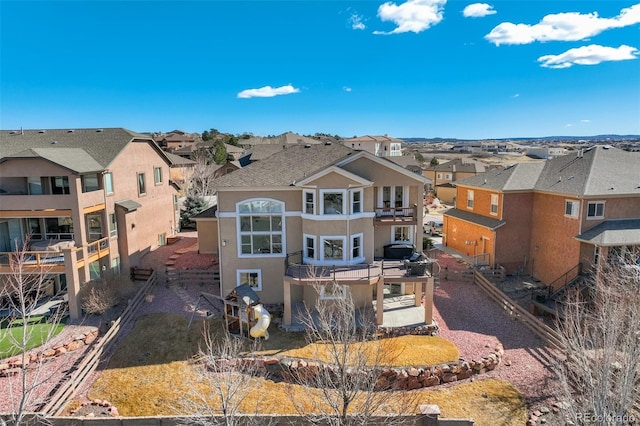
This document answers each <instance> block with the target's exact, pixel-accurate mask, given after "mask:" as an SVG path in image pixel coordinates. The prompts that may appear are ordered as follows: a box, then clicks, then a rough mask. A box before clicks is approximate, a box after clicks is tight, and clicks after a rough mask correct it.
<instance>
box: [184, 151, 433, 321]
mask: <svg viewBox="0 0 640 426" xmlns="http://www.w3.org/2000/svg"><path fill="white" fill-rule="evenodd" d="M426 182H427V179H426V178H425V177H423V176H421V175H418V174H415V173H412V172H410V171H408V170H406V169H404V168H403V167H400V166H398V165H396V164H394V163H392V162H390V161H387V160H385V159H381V158H378V157H375V156H374V155H372V154H370V153H368V152H364V151H361V152H358V151H354V150H351V149H350V148H347V147H345V146H343V145H340V144H321V145H292V146H288V147H287V148H286V149H284V150H282V151H280V152H278V153H276V154H273V155H271V156H269V157H267V158H265V159H263V160H261V161H258V162H255V163H252V164H250V165H248V166H247V167H244V168H242V169H239V170H237V171H235V172H233V173H232V174H230V175H227V176H223V177H221V178H219V179H216V181H215V186H216V190H217V197H218V199H217V205H216V206H214V207H212V208H211V209H209V210H207V211H205V212H203V213H202V214H200V215H198V216H196V217H195V218H193V219H194V220H195V221H196V223H197V225H198V241H199V246H200V251H201V252H215V253H218V255H219V258H220V268H221V269H220V277H221V292H222V294H223V295H225V294H228V293H229V292H230V291H231V290H233V289H234V288H235V287H236V286H238V285H241V284H244V283H249V284H250V285H251V286H252V287H253V289H254V290H255V291H256V292H257V293H258V295H259V296H260V299H261V301H263V303H267V304H283V305H284V324H285V325H289V324H291V315H292V306H294V305H295V304H296V303H302V302H303V301H305V302H306V303H307V305H308V306H310V307H311V308H312V307H313V305H314V303H315V300H316V298H317V297H327V298H329V297H339V296H337V295H336V293H335V292H333V293H332V294H329V293H327V294H321V295H317V294H316V293H315V291H314V289H313V287H311V286H309V285H308V284H309V280H307V279H305V278H304V276H301V274H302V275H304V274H305V273H306V272H307V271H308V269H307V268H308V266H302V265H312V266H315V267H318V268H326V269H324V271H327V270H329V269H331V268H334V267H340V268H344V270H343V272H344V274H343V275H340V274H338V275H337V276H336V277H335V280H334V279H333V278H332V279H331V280H330V282H324V281H325V280H326V278H325V279H324V280H321V281H323V283H324V284H331V285H332V288H333V287H335V286H338V288H339V292H342V291H346V290H349V291H351V293H352V295H353V297H354V299H355V300H356V301H357V303H358V304H359V305H360V306H365V305H367V304H368V306H371V303H372V301H373V297H374V293H375V294H376V295H377V296H376V297H377V300H378V301H379V303H380V304H382V297H383V285H384V284H385V283H390V282H395V283H405V284H406V286H407V287H406V290H407V292H411V291H413V290H414V289H413V287H412V286H413V283H419V285H416V286H415V287H416V288H415V292H416V294H417V295H416V300H417V303H419V299H420V294H421V291H422V285H421V284H423V283H425V282H427V281H428V277H425V276H417V277H405V276H404V273H405V271H404V270H402V271H401V273H396V274H395V275H389V274H387V273H385V274H384V275H383V274H382V269H381V268H380V265H377V266H376V265H374V260H375V259H379V258H382V257H383V256H384V255H385V248H384V246H385V245H388V244H391V243H400V244H405V245H414V246H415V247H416V249H417V250H418V251H421V250H422V225H423V223H422V214H421V213H422V212H421V210H420V209H419V208H418V206H421V204H422V194H423V187H424V184H425V183H426ZM318 271H319V270H318ZM422 275H424V274H422ZM342 276H345V278H341V277H342ZM431 284H432V282H431ZM343 285H345V286H349V287H343ZM409 287H411V289H409ZM323 288H328V287H323ZM428 288H430V289H431V290H430V292H429V290H428V294H427V300H428V301H429V302H428V303H427V304H426V305H428V307H429V309H430V307H431V303H430V301H431V293H432V286H431V287H428ZM376 292H377V293H376ZM342 294H343V293H342ZM379 306H380V305H379ZM417 306H420V305H419V304H418V305H417ZM378 315H379V317H378V320H379V321H381V318H382V316H381V315H382V310H380V311H379V312H378ZM429 315H430V310H429Z"/></svg>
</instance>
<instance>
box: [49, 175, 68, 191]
mask: <svg viewBox="0 0 640 426" xmlns="http://www.w3.org/2000/svg"><path fill="white" fill-rule="evenodd" d="M51 193H52V194H70V193H71V192H70V191H69V178H68V177H67V176H52V177H51Z"/></svg>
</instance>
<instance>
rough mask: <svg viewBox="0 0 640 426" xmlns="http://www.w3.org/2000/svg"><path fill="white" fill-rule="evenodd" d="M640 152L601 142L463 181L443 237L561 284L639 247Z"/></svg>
mask: <svg viewBox="0 0 640 426" xmlns="http://www.w3.org/2000/svg"><path fill="white" fill-rule="evenodd" d="M639 164H640V154H638V153H631V152H625V151H621V150H618V149H615V148H612V147H609V146H597V147H594V148H591V149H587V150H580V151H577V152H574V153H572V154H569V155H565V156H562V157H558V158H554V159H552V160H547V161H545V162H538V163H520V164H517V165H515V166H511V167H509V168H507V169H504V170H501V171H498V172H495V171H491V172H487V173H485V174H484V175H477V176H474V177H471V178H468V179H465V180H464V181H459V182H457V191H458V192H457V194H458V195H457V203H456V208H455V209H451V210H448V211H447V212H445V213H444V230H443V235H444V236H443V242H444V244H445V245H447V246H448V247H451V248H453V249H455V250H458V251H460V252H462V253H465V254H467V255H469V256H474V255H475V256H478V257H479V258H481V259H482V261H483V262H486V263H488V264H489V265H491V266H496V265H502V266H504V267H505V268H506V270H507V272H508V273H517V272H528V273H530V274H531V275H532V276H534V277H535V278H537V279H539V280H541V281H542V282H543V283H544V284H547V285H551V286H552V287H553V288H554V289H555V290H557V289H558V288H560V287H562V286H563V285H564V284H565V283H567V282H568V281H569V280H570V279H572V278H574V277H575V276H577V275H578V274H579V273H580V272H581V271H587V270H589V269H591V268H592V266H593V265H594V264H595V263H596V262H597V259H598V258H599V257H600V256H606V255H607V252H608V251H609V250H614V251H616V252H619V251H626V250H628V249H629V248H633V247H635V248H638V247H640V171H639V170H640V169H639V168H638V165H639Z"/></svg>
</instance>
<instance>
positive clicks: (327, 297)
mask: <svg viewBox="0 0 640 426" xmlns="http://www.w3.org/2000/svg"><path fill="white" fill-rule="evenodd" d="M328 286H332V287H333V288H340V289H342V292H341V293H342V295H341V296H336V295H335V293H333V294H330V295H327V293H326V290H325V289H326V288H327V287H328ZM348 291H349V287H348V286H346V285H340V284H335V283H329V284H325V285H323V286H321V287H320V300H342V299H345V298H346V297H347V292H348Z"/></svg>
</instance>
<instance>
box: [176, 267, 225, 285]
mask: <svg viewBox="0 0 640 426" xmlns="http://www.w3.org/2000/svg"><path fill="white" fill-rule="evenodd" d="M219 281H220V271H219V270H215V269H168V270H167V285H171V284H178V285H180V286H182V287H185V288H186V287H187V286H189V285H199V286H204V285H211V284H213V283H214V282H219Z"/></svg>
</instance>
